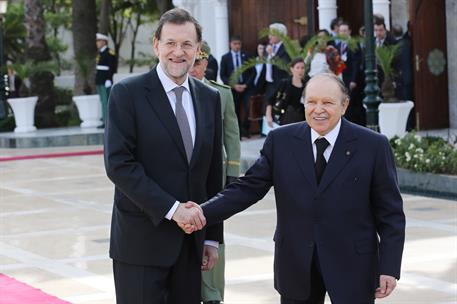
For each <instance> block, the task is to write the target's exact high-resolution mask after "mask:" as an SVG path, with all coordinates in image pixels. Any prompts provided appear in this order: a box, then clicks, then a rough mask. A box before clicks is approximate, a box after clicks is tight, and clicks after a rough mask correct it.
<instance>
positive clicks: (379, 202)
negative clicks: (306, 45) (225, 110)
mask: <svg viewBox="0 0 457 304" xmlns="http://www.w3.org/2000/svg"><path fill="white" fill-rule="evenodd" d="M347 105H348V95H347V89H346V88H345V86H344V83H343V82H342V81H341V80H340V79H339V78H338V77H337V76H335V75H333V74H319V75H317V76H315V77H313V78H312V79H311V80H310V81H309V82H308V84H307V86H306V89H305V114H306V122H303V123H295V124H291V125H287V126H284V127H281V128H278V129H275V130H273V131H271V132H270V133H269V134H268V137H267V139H266V140H265V144H264V146H263V149H262V151H261V156H260V158H259V159H258V160H257V161H256V163H255V164H254V165H253V166H252V167H251V168H250V169H249V170H248V171H247V172H246V175H245V176H244V177H242V178H240V179H239V180H238V181H237V182H235V183H233V184H231V185H229V186H228V187H227V188H226V189H225V190H224V191H222V192H221V193H220V194H218V195H217V196H216V197H214V198H212V199H211V200H210V201H209V202H207V203H205V204H203V205H202V209H203V212H204V215H205V217H206V220H207V222H208V223H217V222H220V221H222V220H224V219H227V218H229V217H230V216H232V215H233V214H235V213H237V212H240V211H242V210H244V209H246V208H248V207H249V206H251V205H252V204H254V203H256V202H257V201H258V200H260V199H262V198H263V197H264V196H265V194H266V193H267V192H268V190H269V189H270V188H271V186H274V191H275V196H276V209H277V227H276V232H275V235H274V240H275V262H274V270H275V278H274V282H275V288H276V289H277V290H278V292H279V293H280V294H281V303H282V304H323V303H324V298H325V293H326V292H328V294H329V296H330V299H331V301H332V303H343V304H354V303H363V304H368V303H374V298H375V297H376V298H383V297H386V296H388V295H389V294H390V293H391V292H392V290H393V289H394V288H395V286H396V279H399V277H400V265H401V258H402V252H403V245H404V238H405V216H404V213H403V207H402V205H403V203H402V198H401V195H400V192H399V189H398V185H397V177H396V169H395V163H394V158H393V155H392V150H391V148H390V145H389V141H388V140H387V138H386V137H385V136H383V135H380V134H378V133H375V132H373V131H371V130H369V129H366V128H363V127H360V126H358V125H356V124H353V123H350V122H348V121H347V120H345V119H344V118H342V115H343V114H344V112H345V110H346V108H347ZM185 228H186V227H184V229H185ZM191 231H192V230H188V231H187V232H191Z"/></svg>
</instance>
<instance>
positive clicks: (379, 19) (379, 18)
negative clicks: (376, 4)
mask: <svg viewBox="0 0 457 304" xmlns="http://www.w3.org/2000/svg"><path fill="white" fill-rule="evenodd" d="M373 23H374V25H383V26H384V28H385V29H387V28H386V23H385V21H384V16H383V15H381V14H374V15H373Z"/></svg>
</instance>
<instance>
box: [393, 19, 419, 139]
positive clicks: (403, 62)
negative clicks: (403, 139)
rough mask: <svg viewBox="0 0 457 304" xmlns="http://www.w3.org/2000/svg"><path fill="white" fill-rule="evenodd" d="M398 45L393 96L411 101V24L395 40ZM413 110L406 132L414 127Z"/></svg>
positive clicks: (410, 113)
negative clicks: (398, 51)
mask: <svg viewBox="0 0 457 304" xmlns="http://www.w3.org/2000/svg"><path fill="white" fill-rule="evenodd" d="M397 41H398V43H400V45H401V48H400V54H399V55H398V60H397V68H398V76H397V78H396V83H397V87H396V89H395V94H396V96H397V97H398V98H399V99H400V100H411V101H413V102H414V98H413V62H412V58H413V54H412V52H413V51H412V40H411V22H410V21H408V23H407V31H406V32H405V34H404V35H403V36H402V38H401V39H399V40H397ZM414 109H415V108H413V109H412V110H411V112H409V117H408V122H407V124H406V130H408V131H411V130H412V129H414V128H415V127H416V111H415V110H414Z"/></svg>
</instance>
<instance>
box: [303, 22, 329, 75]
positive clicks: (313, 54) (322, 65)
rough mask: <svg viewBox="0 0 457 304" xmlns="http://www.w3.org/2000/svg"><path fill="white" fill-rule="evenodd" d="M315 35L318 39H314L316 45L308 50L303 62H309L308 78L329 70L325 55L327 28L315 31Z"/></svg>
mask: <svg viewBox="0 0 457 304" xmlns="http://www.w3.org/2000/svg"><path fill="white" fill-rule="evenodd" d="M317 36H318V40H317V41H316V46H315V47H314V49H313V50H309V53H308V56H307V57H306V59H305V62H310V64H309V65H310V68H309V71H308V76H309V78H311V77H313V76H315V75H317V74H320V73H328V72H329V71H330V69H329V66H328V63H327V57H326V55H325V49H326V48H327V40H328V37H329V33H328V31H327V30H325V29H323V30H319V31H318V32H317Z"/></svg>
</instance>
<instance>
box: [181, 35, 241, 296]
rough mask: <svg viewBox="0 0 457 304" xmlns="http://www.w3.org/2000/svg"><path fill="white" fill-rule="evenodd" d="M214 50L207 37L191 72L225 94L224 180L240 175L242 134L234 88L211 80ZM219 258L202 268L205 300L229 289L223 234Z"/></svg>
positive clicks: (225, 182)
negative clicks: (208, 267)
mask: <svg viewBox="0 0 457 304" xmlns="http://www.w3.org/2000/svg"><path fill="white" fill-rule="evenodd" d="M210 52H211V49H210V48H209V46H208V44H207V43H206V42H205V41H203V43H202V47H201V51H200V52H199V53H198V54H197V57H196V59H195V63H194V65H193V67H192V68H191V69H190V70H189V75H191V76H192V77H194V78H196V79H198V80H200V81H202V82H203V83H205V84H207V85H209V86H210V87H213V88H215V89H216V90H218V91H219V93H220V96H221V115H222V134H223V136H222V151H223V152H224V155H223V160H224V168H223V175H222V176H223V178H224V179H223V184H224V185H228V184H230V183H232V182H234V181H235V180H236V179H237V178H238V176H239V175H240V135H239V130H238V121H237V118H236V113H235V108H234V103H233V96H232V91H231V89H230V87H229V86H226V85H223V84H219V83H217V82H215V81H214V80H208V79H206V77H205V72H206V70H207V67H208V57H209V54H210ZM218 253H219V259H218V261H217V263H216V265H215V266H214V268H213V269H211V270H209V271H203V272H202V291H201V292H202V294H201V296H202V301H203V303H204V304H220V303H221V301H223V300H224V289H225V278H224V276H225V247H224V241H223V238H222V240H221V242H220V243H219V252H218Z"/></svg>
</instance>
